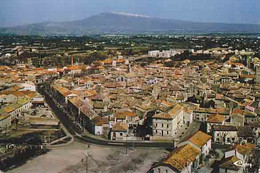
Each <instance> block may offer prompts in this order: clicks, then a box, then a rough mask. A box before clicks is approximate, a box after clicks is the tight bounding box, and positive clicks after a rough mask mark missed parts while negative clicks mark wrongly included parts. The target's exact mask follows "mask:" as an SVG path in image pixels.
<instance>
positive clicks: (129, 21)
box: [0, 12, 260, 35]
mask: <svg viewBox="0 0 260 173" xmlns="http://www.w3.org/2000/svg"><path fill="white" fill-rule="evenodd" d="M124 32H129V33H142V32H176V33H178V32H181V33H185V32H204V33H214V32H224V33H227V32H244V33H260V25H259V24H226V23H205V22H192V21H185V20H178V19H162V18H152V17H149V16H144V15H138V14H127V13H115V12H104V13H100V14H97V15H93V16H90V17H87V18H84V19H81V20H74V21H68V22H66V21H65V22H42V23H34V24H27V25H20V26H16V27H8V28H0V33H5V34H6V33H12V34H46V35H53V34H57V35H67V34H70V35H71V34H72V35H73V34H81V35H82V34H83V35H84V34H89V33H124Z"/></svg>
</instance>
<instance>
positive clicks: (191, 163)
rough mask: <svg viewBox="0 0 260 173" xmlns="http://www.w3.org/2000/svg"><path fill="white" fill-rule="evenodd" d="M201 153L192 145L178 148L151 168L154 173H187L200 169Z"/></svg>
mask: <svg viewBox="0 0 260 173" xmlns="http://www.w3.org/2000/svg"><path fill="white" fill-rule="evenodd" d="M200 154H201V152H200V150H198V149H197V148H195V147H193V146H192V145H190V144H186V145H184V146H181V147H178V148H176V149H175V150H174V151H173V152H172V153H171V154H170V155H169V157H168V158H167V159H166V160H164V161H161V162H158V163H157V164H156V165H155V166H154V167H152V168H151V172H153V173H187V172H193V171H194V170H196V169H197V168H198V165H199V156H200Z"/></svg>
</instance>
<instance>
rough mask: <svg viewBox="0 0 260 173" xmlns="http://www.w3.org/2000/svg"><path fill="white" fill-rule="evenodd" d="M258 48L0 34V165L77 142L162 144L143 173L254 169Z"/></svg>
mask: <svg viewBox="0 0 260 173" xmlns="http://www.w3.org/2000/svg"><path fill="white" fill-rule="evenodd" d="M259 45H260V40H259V37H257V36H252V35H245V36H244V35H230V36H222V35H220V36H219V35H202V36H182V35H180V36H179V35H117V36H116V35H95V36H88V37H87V36H86V37H73V36H67V37H65V36H64V37H56V36H53V37H40V36H35V37H29V36H7V35H2V36H1V37H0V65H1V66H0V103H1V106H0V170H4V171H6V170H9V169H11V168H12V167H13V166H16V164H17V165H19V164H20V162H24V161H26V160H28V159H29V158H31V157H36V156H39V155H42V154H44V153H47V152H49V151H50V150H51V149H52V147H53V146H54V147H55V146H59V145H65V144H68V143H73V142H74V141H76V140H77V141H81V142H84V143H86V144H88V145H90V144H91V145H104V146H110V147H115V146H121V147H126V153H127V152H130V151H129V149H130V148H132V149H133V150H134V149H135V148H139V147H140V148H141V147H144V148H148V149H149V148H156V147H158V148H167V151H168V152H167V154H166V155H164V157H163V158H160V160H158V159H157V158H153V155H150V156H149V157H150V159H151V160H153V161H152V163H151V164H150V165H148V166H147V165H146V166H147V167H149V168H148V169H147V170H145V171H146V172H149V173H173V172H221V173H222V172H223V173H225V172H257V171H258V170H259V169H260V159H259V158H260V152H259V151H260V148H259V147H260V119H259V116H260V59H259V58H260V49H259V48H260V47H259ZM25 144H26V145H25ZM89 150H91V147H90V149H89ZM19 156H20V157H21V156H22V158H21V159H19ZM140 167H141V165H140ZM132 168H133V167H131V166H129V167H127V169H128V170H125V172H126V171H130V172H131V171H132V172H135V170H131V169H132ZM135 169H137V168H135ZM93 172H94V171H93Z"/></svg>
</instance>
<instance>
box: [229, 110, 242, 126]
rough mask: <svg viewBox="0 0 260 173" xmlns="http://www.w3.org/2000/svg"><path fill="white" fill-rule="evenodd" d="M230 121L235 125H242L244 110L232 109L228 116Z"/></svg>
mask: <svg viewBox="0 0 260 173" xmlns="http://www.w3.org/2000/svg"><path fill="white" fill-rule="evenodd" d="M230 122H231V123H233V124H234V125H236V126H242V125H244V123H245V116H244V110H242V109H238V108H236V109H234V110H233V111H232V113H231V116H230Z"/></svg>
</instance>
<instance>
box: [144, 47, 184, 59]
mask: <svg viewBox="0 0 260 173" xmlns="http://www.w3.org/2000/svg"><path fill="white" fill-rule="evenodd" d="M183 51H184V50H178V49H176V50H175V49H171V50H162V51H160V50H151V51H148V56H149V57H154V58H170V57H174V56H175V55H177V54H181V53H182V52H183Z"/></svg>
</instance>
